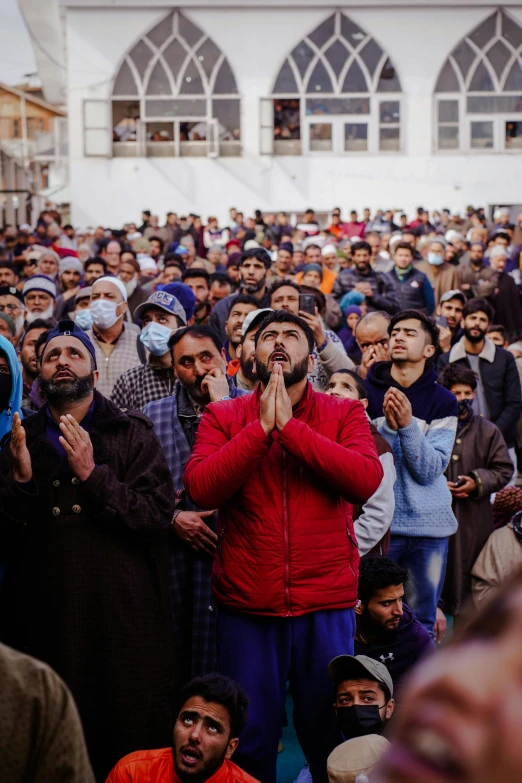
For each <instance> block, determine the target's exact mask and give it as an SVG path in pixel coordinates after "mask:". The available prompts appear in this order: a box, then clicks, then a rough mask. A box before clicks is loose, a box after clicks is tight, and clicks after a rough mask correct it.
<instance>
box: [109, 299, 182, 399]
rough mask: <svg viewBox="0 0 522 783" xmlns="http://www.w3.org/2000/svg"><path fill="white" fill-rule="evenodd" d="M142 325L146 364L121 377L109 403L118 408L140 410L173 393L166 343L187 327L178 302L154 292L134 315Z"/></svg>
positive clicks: (171, 373) (172, 380)
mask: <svg viewBox="0 0 522 783" xmlns="http://www.w3.org/2000/svg"><path fill="white" fill-rule="evenodd" d="M133 317H134V320H135V321H141V326H142V329H141V334H140V337H139V339H140V342H141V344H142V345H143V346H144V347H145V348H146V349H147V351H148V352H149V359H148V362H147V363H146V364H140V365H138V366H137V367H131V369H130V370H127V371H126V372H124V373H123V375H120V377H119V378H118V380H117V381H116V384H115V386H114V389H113V390H112V394H111V400H112V402H113V403H114V404H115V405H117V406H118V407H119V408H124V409H126V408H134V409H135V410H140V411H141V410H143V408H144V407H145V405H147V403H149V402H153V400H161V399H163V397H168V396H169V395H170V394H172V391H173V389H174V372H173V370H172V356H171V354H170V349H169V340H170V337H171V335H172V333H173V332H175V331H176V329H180V328H181V327H182V326H186V325H187V316H186V314H185V310H184V309H183V307H182V306H181V304H180V302H179V301H178V300H177V299H176V297H175V296H173V295H172V294H169V293H167V291H156V292H155V293H154V294H152V295H151V296H149V298H148V299H147V301H146V302H142V303H141V304H140V305H138V307H137V308H136V309H135V311H134V314H133Z"/></svg>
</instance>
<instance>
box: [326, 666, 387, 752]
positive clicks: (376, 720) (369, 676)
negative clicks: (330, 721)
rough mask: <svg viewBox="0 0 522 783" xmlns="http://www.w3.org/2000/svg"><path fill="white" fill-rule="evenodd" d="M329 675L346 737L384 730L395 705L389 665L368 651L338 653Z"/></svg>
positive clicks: (335, 707)
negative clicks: (367, 652) (369, 654)
mask: <svg viewBox="0 0 522 783" xmlns="http://www.w3.org/2000/svg"><path fill="white" fill-rule="evenodd" d="M328 675H329V677H330V679H331V680H332V682H333V683H334V691H335V693H334V696H335V703H334V709H335V713H336V715H337V720H338V722H339V728H340V729H341V733H342V735H343V739H345V740H350V739H353V738H354V737H363V736H365V735H366V734H382V733H383V731H384V728H385V726H386V724H387V723H388V721H389V720H390V718H391V716H392V715H393V710H394V708H395V701H394V699H393V680H392V678H391V675H390V672H389V671H388V669H387V668H386V666H385V665H384V664H383V663H380V662H379V661H374V660H373V658H369V657H368V656H367V655H338V656H337V658H334V659H333V661H330V664H329V666H328Z"/></svg>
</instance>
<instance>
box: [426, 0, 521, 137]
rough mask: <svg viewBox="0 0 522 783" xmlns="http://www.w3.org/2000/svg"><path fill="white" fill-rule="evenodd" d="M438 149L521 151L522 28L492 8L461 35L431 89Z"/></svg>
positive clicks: (504, 14) (502, 12) (501, 12)
mask: <svg viewBox="0 0 522 783" xmlns="http://www.w3.org/2000/svg"><path fill="white" fill-rule="evenodd" d="M435 116H436V122H437V128H436V148H437V149H438V150H440V151H449V150H456V151H463V152H468V151H478V152H488V151H490V152H505V151H508V150H512V149H513V150H517V151H520V149H522V27H521V26H520V25H519V24H518V23H517V22H515V21H514V20H513V19H512V18H511V17H510V16H508V15H507V14H506V13H505V12H504V11H500V10H499V11H495V13H493V14H491V15H490V16H488V17H487V18H486V19H485V20H484V21H483V22H481V23H480V24H479V25H478V26H477V27H475V29H474V30H472V31H471V32H470V33H469V35H467V36H465V38H463V39H462V40H461V41H460V42H459V43H458V45H457V46H456V47H455V48H454V49H453V51H452V52H451V54H450V55H449V57H448V59H447V60H446V62H445V63H444V65H443V67H442V70H441V72H440V74H439V77H438V79H437V84H436V87H435Z"/></svg>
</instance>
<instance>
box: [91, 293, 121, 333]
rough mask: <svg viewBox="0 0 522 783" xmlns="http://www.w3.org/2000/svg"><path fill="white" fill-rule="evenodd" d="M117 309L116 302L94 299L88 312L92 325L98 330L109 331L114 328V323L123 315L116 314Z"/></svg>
mask: <svg viewBox="0 0 522 783" xmlns="http://www.w3.org/2000/svg"><path fill="white" fill-rule="evenodd" d="M120 304H121V302H120ZM117 307H118V305H117V304H116V302H109V301H108V300H107V299H96V301H94V302H91V307H90V310H91V315H92V320H93V323H94V325H95V326H97V327H98V328H99V329H110V328H111V326H114V324H115V323H116V321H118V320H119V319H120V318H123V313H122V314H121V315H118V314H117V312H116V309H117Z"/></svg>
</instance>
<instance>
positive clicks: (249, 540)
mask: <svg viewBox="0 0 522 783" xmlns="http://www.w3.org/2000/svg"><path fill="white" fill-rule="evenodd" d="M255 346H256V360H255V361H256V372H257V375H258V377H259V379H260V384H259V386H258V388H257V389H256V391H255V392H254V393H253V394H251V395H247V396H245V397H242V398H241V399H239V400H227V399H226V400H224V401H221V402H217V403H215V404H213V405H209V406H207V408H206V410H205V413H204V414H203V418H202V421H201V424H200V426H199V431H198V438H197V441H196V445H195V447H194V449H193V452H192V456H191V458H190V460H189V462H188V464H187V467H186V470H185V476H184V481H185V486H186V489H187V492H188V493H189V495H190V496H191V498H192V500H193V501H194V502H195V503H197V504H198V505H199V507H200V508H219V533H218V545H217V553H216V559H215V561H214V567H213V572H212V584H213V588H214V594H215V596H216V599H217V603H218V607H219V626H218V670H219V671H220V672H221V673H222V674H225V675H227V676H229V677H232V678H233V679H235V680H236V681H237V682H239V683H240V684H241V685H242V687H243V688H245V690H246V691H247V692H248V694H249V697H250V699H251V712H250V718H249V722H248V726H247V728H246V730H245V733H244V736H243V738H242V743H241V748H240V750H239V754H238V757H237V758H238V763H239V764H240V766H242V768H243V769H245V770H246V771H247V772H248V773H249V774H251V775H253V776H254V777H256V778H258V779H259V780H261V781H263V783H273V782H274V781H275V779H276V760H277V748H278V743H279V739H280V736H281V721H282V716H283V712H284V703H285V691H286V683H287V681H290V683H291V688H292V691H293V696H294V703H295V704H296V721H297V727H296V728H297V733H298V736H299V740H300V743H301V746H302V748H303V752H304V754H305V756H306V758H307V760H308V762H309V764H310V771H311V774H312V777H313V779H314V781H315V783H322V781H326V759H327V757H328V755H329V753H330V752H331V751H332V750H333V748H334V746H335V745H336V744H337V741H338V733H337V730H336V727H335V723H334V722H333V717H334V716H333V715H332V709H331V689H330V687H329V682H328V674H327V668H328V663H329V662H330V660H331V659H332V658H333V657H335V656H336V655H340V654H342V653H347V654H350V653H352V651H353V636H354V632H355V626H354V612H353V607H354V606H355V602H356V599H357V583H356V578H357V570H358V562H359V554H358V551H357V547H356V544H355V539H354V533H353V523H352V518H351V504H353V503H361V502H362V503H364V502H365V501H366V500H367V499H368V498H369V497H370V496H371V495H372V494H373V493H374V492H375V490H376V489H377V487H378V485H379V484H380V481H381V479H382V468H381V465H380V462H379V458H378V456H377V451H376V449H375V446H374V443H373V438H372V436H371V433H370V428H369V424H368V421H367V419H366V416H365V414H364V410H363V408H362V406H361V405H359V403H356V402H353V401H351V400H344V399H343V400H340V399H337V398H335V397H327V396H326V395H324V394H320V393H317V392H315V391H314V390H313V388H312V386H311V384H310V383H309V381H308V378H307V375H308V373H309V372H310V370H311V369H312V366H313V361H314V360H313V356H312V353H313V348H314V335H313V332H312V330H311V328H310V327H309V326H308V324H307V323H306V322H305V321H304V320H303V319H302V318H299V317H298V316H296V315H294V314H293V313H289V312H286V311H281V310H279V311H274V312H272V313H269V314H268V315H267V317H266V318H265V319H264V320H263V321H262V323H261V325H260V326H259V329H258V331H257V333H256V336H255Z"/></svg>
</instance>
